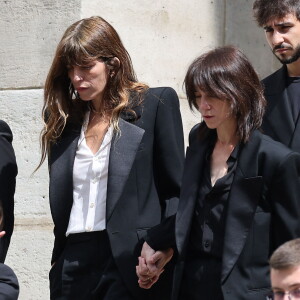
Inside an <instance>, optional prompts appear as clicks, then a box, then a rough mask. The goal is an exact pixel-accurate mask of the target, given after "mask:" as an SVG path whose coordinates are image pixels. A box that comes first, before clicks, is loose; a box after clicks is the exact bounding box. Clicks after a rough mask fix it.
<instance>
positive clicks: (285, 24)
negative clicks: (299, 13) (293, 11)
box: [264, 22, 294, 30]
mask: <svg viewBox="0 0 300 300" xmlns="http://www.w3.org/2000/svg"><path fill="white" fill-rule="evenodd" d="M293 25H294V23H292V22H281V23H276V24H275V25H274V27H282V26H293ZM264 29H265V30H266V29H273V26H264Z"/></svg>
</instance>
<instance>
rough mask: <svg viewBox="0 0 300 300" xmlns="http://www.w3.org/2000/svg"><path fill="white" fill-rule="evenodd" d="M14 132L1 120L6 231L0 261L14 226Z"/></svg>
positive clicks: (0, 180) (0, 184) (0, 195)
mask: <svg viewBox="0 0 300 300" xmlns="http://www.w3.org/2000/svg"><path fill="white" fill-rule="evenodd" d="M12 139H13V136H12V132H11V130H10V128H9V126H8V125H7V124H6V123H5V122H4V121H0V203H1V205H2V211H3V224H2V229H1V230H4V231H6V234H5V236H4V237H3V238H1V239H0V262H4V260H5V257H6V253H7V250H8V246H9V243H10V238H11V235H12V232H13V227H14V193H15V187H16V176H17V172H18V170H17V163H16V158H15V153H14V150H13V147H12V144H11V142H12Z"/></svg>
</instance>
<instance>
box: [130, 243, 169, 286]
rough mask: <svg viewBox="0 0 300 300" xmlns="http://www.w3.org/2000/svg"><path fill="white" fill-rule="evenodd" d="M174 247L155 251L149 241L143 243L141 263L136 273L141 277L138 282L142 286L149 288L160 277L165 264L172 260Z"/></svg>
mask: <svg viewBox="0 0 300 300" xmlns="http://www.w3.org/2000/svg"><path fill="white" fill-rule="evenodd" d="M173 253H174V251H173V249H172V248H169V249H167V250H162V251H155V250H153V249H152V248H151V247H150V246H149V245H148V244H147V242H145V243H144V244H143V248H142V252H141V257H139V265H138V266H137V267H136V273H137V276H138V277H139V280H138V283H139V286H140V287H141V288H145V289H149V288H151V287H152V285H153V284H154V283H155V282H156V281H157V280H158V279H159V276H160V275H161V273H162V272H163V271H164V266H165V265H166V264H167V263H168V262H169V261H170V260H171V258H172V256H173Z"/></svg>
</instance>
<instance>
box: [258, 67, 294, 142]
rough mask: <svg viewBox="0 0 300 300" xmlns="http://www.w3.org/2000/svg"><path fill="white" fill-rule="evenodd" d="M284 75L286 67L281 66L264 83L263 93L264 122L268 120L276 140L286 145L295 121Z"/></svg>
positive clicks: (289, 140)
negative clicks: (266, 100) (264, 102)
mask: <svg viewBox="0 0 300 300" xmlns="http://www.w3.org/2000/svg"><path fill="white" fill-rule="evenodd" d="M286 76H287V75H286V68H285V67H284V66H283V67H282V68H281V69H280V70H278V71H277V73H276V74H275V77H274V78H273V79H272V81H270V82H269V83H267V84H266V90H265V95H266V98H267V99H268V104H267V110H266V114H265V117H264V119H265V120H264V122H268V124H269V125H270V127H271V128H272V130H273V134H274V136H276V137H277V140H279V141H281V142H282V143H284V144H285V145H287V146H288V145H289V144H290V143H291V138H292V135H293V132H294V129H295V123H294V120H293V115H292V110H291V105H290V103H289V97H288V94H287V90H286V84H285V83H286Z"/></svg>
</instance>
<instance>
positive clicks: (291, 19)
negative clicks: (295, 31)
mask: <svg viewBox="0 0 300 300" xmlns="http://www.w3.org/2000/svg"><path fill="white" fill-rule="evenodd" d="M284 23H291V24H296V23H300V21H299V20H298V19H297V17H296V15H295V14H294V13H290V14H287V15H285V16H284V17H280V18H279V17H275V18H271V19H270V20H269V21H268V22H267V23H266V24H265V25H264V27H274V26H280V25H281V24H284Z"/></svg>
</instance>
